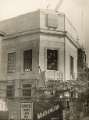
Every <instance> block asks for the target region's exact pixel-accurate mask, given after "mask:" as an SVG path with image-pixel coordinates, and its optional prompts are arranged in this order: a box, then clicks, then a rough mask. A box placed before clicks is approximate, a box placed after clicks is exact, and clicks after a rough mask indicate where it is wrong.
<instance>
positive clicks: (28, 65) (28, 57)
mask: <svg viewBox="0 0 89 120" xmlns="http://www.w3.org/2000/svg"><path fill="white" fill-rule="evenodd" d="M24 71H25V72H29V71H32V50H31V49H30V50H26V51H24Z"/></svg>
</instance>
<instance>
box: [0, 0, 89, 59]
mask: <svg viewBox="0 0 89 120" xmlns="http://www.w3.org/2000/svg"><path fill="white" fill-rule="evenodd" d="M58 1H59V0H0V20H3V19H7V18H10V17H14V16H17V15H20V14H24V13H27V12H30V11H33V10H36V9H38V8H46V7H47V6H48V7H49V8H50V9H54V8H55V7H56V5H57V3H58ZM60 1H63V2H62V4H61V6H60V8H59V11H62V12H65V13H66V14H67V16H68V17H69V19H70V20H71V21H72V23H73V24H74V26H75V27H76V29H77V31H78V33H79V36H80V38H81V43H82V44H84V46H86V48H87V52H88V56H89V45H88V44H89V40H88V39H89V35H88V34H89V33H88V31H89V25H88V22H89V17H88V14H89V12H88V11H89V0H60ZM85 41H86V42H85ZM88 58H89V57H88Z"/></svg>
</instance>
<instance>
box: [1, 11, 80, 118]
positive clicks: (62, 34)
mask: <svg viewBox="0 0 89 120" xmlns="http://www.w3.org/2000/svg"><path fill="white" fill-rule="evenodd" d="M0 31H3V32H4V33H3V36H2V35H1V40H0V42H1V44H0V49H1V51H0V56H1V57H0V81H1V84H0V85H1V86H3V87H4V91H2V94H1V95H2V96H3V97H2V98H3V99H6V101H7V108H8V111H9V119H10V120H33V118H34V117H33V116H34V113H33V112H32V111H34V110H33V108H34V106H33V101H34V99H35V96H37V97H38V96H39V94H40V93H36V90H35V88H42V87H43V88H44V87H46V86H47V84H48V83H49V82H53V83H54V82H58V81H59V82H60V81H66V80H76V79H77V50H78V48H79V47H80V46H79V44H78V41H77V40H78V35H77V33H76V30H75V28H74V27H73V26H72V24H71V23H70V21H69V20H68V18H66V16H65V15H64V14H62V13H59V12H55V11H51V10H37V11H35V12H31V13H27V14H25V15H21V16H17V17H15V18H11V19H8V20H5V21H2V22H0ZM27 103H29V104H27ZM50 104H51V103H50ZM24 106H27V107H26V108H27V109H28V111H29V112H28V115H26V114H25V113H24V110H23V108H24ZM28 106H30V107H31V108H29V107H28ZM39 106H40V105H39ZM50 106H51V107H52V106H53V104H52V105H50ZM52 108H55V106H53V107H52ZM24 109H25V108H24ZM46 109H48V110H49V109H50V108H46ZM53 110H54V112H55V111H56V108H55V109H53ZM38 111H39V110H38ZM41 112H42V111H41ZM41 112H39V113H38V119H42V120H43V119H44V116H45V115H48V114H51V113H50V112H48V113H47V112H46V113H45V115H44V113H41ZM40 113H41V114H40ZM42 116H43V117H42ZM48 118H49V119H50V120H51V119H52V118H51V117H48ZM35 119H36V118H35ZM35 119H34V120H35ZM46 119H47V118H46ZM60 120H61V119H60Z"/></svg>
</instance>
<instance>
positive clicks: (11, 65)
mask: <svg viewBox="0 0 89 120" xmlns="http://www.w3.org/2000/svg"><path fill="white" fill-rule="evenodd" d="M7 70H8V73H13V72H15V71H16V52H12V53H8V66H7Z"/></svg>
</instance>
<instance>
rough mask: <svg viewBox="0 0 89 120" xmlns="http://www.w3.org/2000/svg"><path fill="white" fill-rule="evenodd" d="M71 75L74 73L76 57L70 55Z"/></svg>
mask: <svg viewBox="0 0 89 120" xmlns="http://www.w3.org/2000/svg"><path fill="white" fill-rule="evenodd" d="M70 75H72V76H73V75H74V58H73V57H72V56H70Z"/></svg>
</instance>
